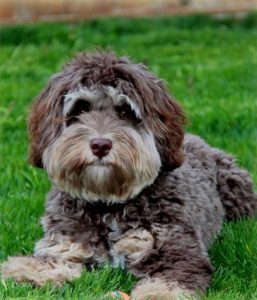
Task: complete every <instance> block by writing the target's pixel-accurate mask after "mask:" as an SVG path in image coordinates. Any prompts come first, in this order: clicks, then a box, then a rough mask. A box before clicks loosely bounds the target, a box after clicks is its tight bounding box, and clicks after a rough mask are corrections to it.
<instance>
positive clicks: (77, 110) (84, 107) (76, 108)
mask: <svg viewBox="0 0 257 300" xmlns="http://www.w3.org/2000/svg"><path fill="white" fill-rule="evenodd" d="M90 110H91V105H90V103H89V102H88V101H86V100H83V99H81V100H77V102H76V103H75V104H74V105H73V107H72V108H71V110H70V112H69V113H68V115H67V122H66V124H67V126H70V125H71V124H73V123H75V122H77V121H78V116H79V115H81V114H83V113H86V112H89V111H90Z"/></svg>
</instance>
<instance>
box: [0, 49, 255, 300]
mask: <svg viewBox="0 0 257 300" xmlns="http://www.w3.org/2000/svg"><path fill="white" fill-rule="evenodd" d="M81 58H82V57H80V58H79V59H77V60H75V63H74V62H73V63H71V64H70V65H68V67H66V69H65V70H64V72H63V73H61V76H59V77H58V76H57V77H55V78H54V79H52V81H53V82H54V81H57V86H58V84H59V88H58V93H60V94H58V95H57V90H55V86H52V85H50V86H48V87H47V89H46V90H45V91H44V92H43V93H42V94H41V97H40V98H39V99H38V101H37V103H36V107H34V110H33V111H32V117H31V120H30V132H31V137H32V151H31V160H32V162H33V163H34V164H35V165H38V166H41V165H42V160H43V165H44V168H45V169H46V170H47V172H48V174H49V176H50V177H51V178H52V180H53V182H54V185H53V188H52V191H51V192H50V194H49V199H48V202H47V205H46V214H45V216H44V218H43V221H42V224H43V227H44V232H45V236H44V238H43V239H42V240H41V241H39V242H38V243H37V244H36V248H35V254H34V256H33V257H14V258H10V259H9V261H8V262H7V263H5V264H4V265H3V269H2V271H3V275H4V277H5V278H7V277H13V278H14V279H16V280H17V281H21V282H23V281H28V282H31V283H33V284H36V285H42V284H45V283H46V282H47V281H52V282H53V283H55V284H61V283H63V282H64V281H66V280H71V279H73V278H76V277H78V276H79V275H80V274H81V272H82V267H83V265H91V264H102V263H106V262H109V263H111V264H113V265H114V266H122V267H126V268H127V269H128V270H130V271H131V272H132V273H133V274H135V275H136V276H137V277H138V278H140V280H139V282H138V284H137V286H136V287H135V289H134V290H133V292H132V297H133V298H134V299H156V297H159V298H158V299H176V297H180V296H181V295H184V296H185V297H191V295H193V294H195V293H197V292H200V291H204V290H205V289H206V287H207V286H208V283H209V280H210V277H211V273H212V267H211V264H210V261H209V259H208V255H207V250H208V248H209V246H210V245H211V242H212V241H213V239H214V237H215V236H216V235H217V234H218V233H219V231H220V229H221V226H222V221H223V219H224V217H226V218H228V219H233V218H236V217H241V216H253V215H254V214H255V212H256V205H257V197H256V195H255V194H254V192H253V187H252V182H251V179H250V177H249V175H248V173H247V172H245V171H243V170H241V169H240V168H238V167H237V166H236V165H235V163H234V159H233V158H232V157H231V156H229V155H227V154H225V153H224V152H222V151H220V150H218V149H214V148H211V147H210V146H208V145H207V144H206V143H205V142H204V141H203V140H201V139H200V138H198V137H196V136H193V135H185V136H184V137H183V131H182V130H181V126H182V124H183V122H184V121H183V113H182V111H181V110H180V108H179V106H177V104H176V103H175V102H174V101H173V100H172V99H170V98H169V97H168V95H167V94H166V93H165V90H164V89H163V86H162V85H161V84H160V81H158V80H157V79H156V78H155V77H153V75H151V74H150V73H148V72H147V71H146V70H145V69H144V68H143V67H142V66H138V65H133V64H131V63H130V62H128V61H127V60H124V59H121V60H117V59H116V58H115V56H113V55H112V54H106V55H103V54H97V55H95V56H92V57H91V56H87V55H86V56H85V57H84V65H82V66H81V61H82V60H81ZM86 59H89V60H90V63H91V64H89V62H88V60H87V63H86V62H85V61H86ZM78 62H79V63H78ZM76 64H77V67H78V66H80V68H81V69H83V68H82V67H83V66H84V70H86V71H88V73H87V76H86V80H84V82H83V84H84V86H83V87H81V79H82V78H84V77H85V74H84V75H83V76H82V75H81V78H80V79H79V80H78V78H76V82H75V83H76V84H75V83H74V80H71V78H70V77H69V76H71V75H73V76H74V77H76V76H78V75H77V73H76V72H75V69H76ZM117 65H118V67H117ZM124 65H125V67H126V72H125V71H124V69H123V72H121V69H120V68H121V66H122V68H123V67H124ZM115 66H116V67H117V68H116V67H115ZM92 68H94V71H93V75H92V74H91V75H88V74H89V73H90V72H92ZM115 68H116V69H115ZM128 68H129V70H128ZM76 70H77V72H79V68H77V69H76ZM100 71H101V72H102V73H104V71H106V72H107V71H108V72H107V73H108V74H107V75H105V76H104V77H103V76H102V73H101V72H100ZM65 72H66V73H65ZM100 73H101V75H99V74H100ZM134 73H135V74H136V75H135V76H134V75H133V74H134ZM97 74H98V75H97ZM110 74H111V75H112V76H113V78H112V79H110V78H111V75H110ZM118 74H119V75H118ZM97 76H98V77H97ZM99 76H100V77H99ZM133 76H134V77H133ZM102 78H107V79H108V78H109V79H108V80H109V81H108V80H106V79H104V80H103V79H102ZM100 79H101V80H100ZM61 80H63V81H64V82H65V92H64V91H63V90H64V89H60V85H61ZM78 81H79V82H78ZM114 81H115V82H116V84H115V87H114V84H112V83H113V82H114ZM124 83H125V84H124ZM78 84H79V85H78ZM69 85H71V86H69ZM85 86H86V88H85ZM90 86H94V88H93V89H90ZM151 89H152V90H151ZM117 91H118V92H117ZM157 91H158V92H157ZM146 94H147V95H146ZM49 95H51V97H52V98H51V99H50V98H49ZM60 95H62V97H63V96H64V98H62V100H58V99H60ZM145 97H147V98H145ZM150 98H151V99H150ZM135 99H136V100H137V101H135ZM84 100H85V101H86V102H87V106H86V107H85V103H84V102H83V101H84ZM154 100H156V103H157V104H156V103H154ZM58 101H59V102H60V101H61V102H60V103H62V109H61V110H62V111H63V112H64V117H65V122H66V123H65V124H66V125H65V126H63V127H62V126H61V125H59V123H55V124H53V118H54V119H55V121H56V119H57V117H58V118H59V119H60V118H61V117H63V116H61V114H60V108H59V107H58V108H56V107H55V106H54V105H57V104H56V103H58ZM88 101H89V102H90V101H91V102H90V109H88V105H89V104H88ZM133 101H135V102H133ZM158 101H159V102H158ZM60 103H59V104H58V105H60ZM74 103H75V104H74ZM78 103H79V104H78ZM117 103H118V104H117ZM120 103H121V104H120ZM124 103H126V107H125V108H123V111H122V113H121V109H120V107H123V105H124ZM81 105H84V106H83V110H82V112H81V109H80V108H79V109H80V114H79V115H77V111H78V110H79V109H78V107H80V106H81ZM117 105H118V106H117ZM127 105H129V109H128V107H127ZM74 106H75V109H74ZM113 106H114V107H115V111H116V113H117V114H118V116H119V119H118V118H117V116H116V114H114V112H113V108H112V107H113ZM45 107H48V108H47V109H49V116H48V115H46V108H45ZM117 107H118V108H117ZM41 110H42V111H41ZM85 110H86V111H85ZM166 110H168V111H166ZM74 111H75V112H76V114H75V113H74ZM124 114H125V115H126V114H127V115H126V117H128V115H130V117H129V120H127V119H126V120H125V119H124ZM53 115H55V117H53ZM169 116H171V118H170V117H169ZM101 117H103V119H101ZM42 118H43V119H47V120H46V122H45V124H44V121H42ZM67 120H68V121H67ZM70 120H71V121H70ZM40 122H43V124H42V123H40ZM99 124H100V125H99ZM47 126H49V127H50V128H51V126H52V128H51V131H50V130H49V129H48V128H47ZM58 126H59V127H58ZM57 127H58V128H57ZM130 139H131V140H130ZM82 142H83V143H82ZM89 145H90V146H89ZM84 148H85V149H84ZM99 149H100V150H99ZM91 152H93V155H92V153H91ZM88 153H90V154H88ZM112 155H113V157H112ZM96 157H97V158H96ZM183 157H184V158H183ZM99 161H100V162H99ZM182 161H183V162H182ZM96 183H97V184H96ZM85 187H86V188H85ZM147 297H149V298H147Z"/></svg>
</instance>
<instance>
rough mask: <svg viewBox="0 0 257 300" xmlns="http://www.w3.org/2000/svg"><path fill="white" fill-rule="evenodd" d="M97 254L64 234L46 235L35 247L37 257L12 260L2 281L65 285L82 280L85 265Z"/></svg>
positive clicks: (7, 263) (21, 257)
mask: <svg viewBox="0 0 257 300" xmlns="http://www.w3.org/2000/svg"><path fill="white" fill-rule="evenodd" d="M93 254H94V251H93V250H92V249H91V248H88V247H85V245H83V244H82V243H78V242H76V241H74V240H73V239H72V237H69V236H65V235H62V234H56V233H55V234H51V235H46V236H45V237H44V238H43V239H42V240H40V241H39V242H38V243H37V244H36V247H35V253H34V255H33V256H16V257H10V258H9V259H8V260H7V261H6V262H5V263H4V264H3V265H2V268H1V269H2V270H1V271H2V278H4V279H6V278H13V279H14V280H15V281H18V282H29V283H31V284H33V285H35V286H42V285H44V284H46V283H47V282H51V283H53V284H54V285H61V284H63V283H64V282H65V281H71V280H72V279H74V278H76V277H79V276H80V274H81V272H82V267H83V263H84V262H86V261H88V260H90V259H91V258H92V257H93Z"/></svg>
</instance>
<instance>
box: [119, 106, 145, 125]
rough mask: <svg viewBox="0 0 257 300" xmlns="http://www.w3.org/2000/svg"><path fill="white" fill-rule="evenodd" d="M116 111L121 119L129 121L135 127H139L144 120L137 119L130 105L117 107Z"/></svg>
mask: <svg viewBox="0 0 257 300" xmlns="http://www.w3.org/2000/svg"><path fill="white" fill-rule="evenodd" d="M115 111H116V113H117V115H118V116H119V118H120V119H123V120H129V121H131V122H132V123H133V125H139V124H141V123H142V120H141V119H140V118H138V117H137V115H136V113H135V111H134V110H133V109H132V108H131V107H130V105H129V104H123V105H121V106H116V107H115Z"/></svg>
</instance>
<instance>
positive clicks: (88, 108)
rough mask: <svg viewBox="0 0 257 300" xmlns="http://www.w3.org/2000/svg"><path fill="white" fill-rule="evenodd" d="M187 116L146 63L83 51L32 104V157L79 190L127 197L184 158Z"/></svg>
mask: <svg viewBox="0 0 257 300" xmlns="http://www.w3.org/2000/svg"><path fill="white" fill-rule="evenodd" d="M183 123H184V115H183V111H182V109H181V108H180V106H179V105H178V104H177V103H176V102H175V101H174V100H173V99H172V98H171V97H170V96H169V95H168V93H167V91H166V90H165V87H164V85H163V82H162V81H161V80H159V79H157V78H156V77H155V76H154V75H153V74H151V73H150V72H148V71H147V68H146V67H145V66H144V65H142V64H134V63H132V62H130V61H129V60H128V59H127V58H117V57H116V56H115V55H114V54H113V53H110V52H108V53H95V54H87V53H83V54H79V55H78V56H77V57H76V58H75V59H74V60H72V61H71V62H70V63H69V64H67V65H66V66H65V67H64V69H63V71H62V72H60V73H59V74H57V75H54V76H53V77H52V78H51V79H50V81H49V83H48V85H47V86H46V88H45V89H44V90H43V91H42V93H41V94H40V95H39V96H38V98H37V99H36V101H35V103H34V106H33V107H32V111H31V115H30V119H29V134H30V139H31V148H30V160H31V162H32V164H34V165H36V166H38V167H44V168H45V169H46V171H47V172H48V175H49V176H50V178H51V179H52V180H53V182H54V183H55V184H56V185H57V187H58V188H59V189H60V190H61V191H65V192H67V193H69V194H70V195H71V196H73V197H78V198H82V199H85V200H87V201H97V200H102V201H106V202H115V201H126V200H127V199H130V198H133V197H135V196H136V195H137V194H139V193H140V192H141V191H142V189H143V188H145V187H146V186H148V185H150V184H151V183H153V181H154V180H155V178H156V177H157V175H158V172H159V170H160V168H161V167H162V166H164V167H169V168H175V167H177V166H179V165H180V164H181V162H182V160H183V154H182V150H181V144H182V140H183V128H182V127H183Z"/></svg>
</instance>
